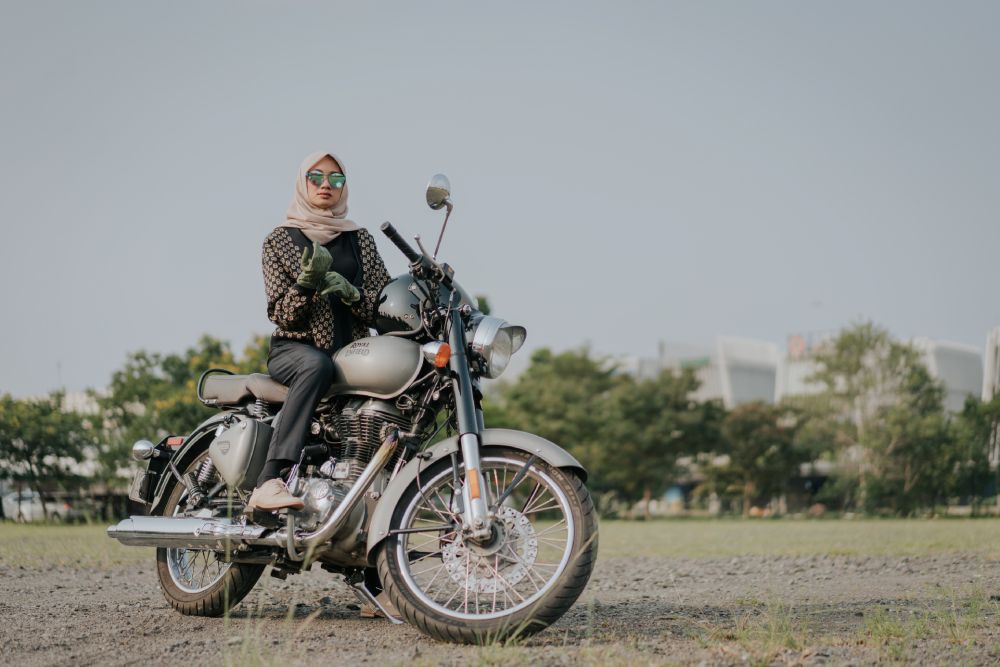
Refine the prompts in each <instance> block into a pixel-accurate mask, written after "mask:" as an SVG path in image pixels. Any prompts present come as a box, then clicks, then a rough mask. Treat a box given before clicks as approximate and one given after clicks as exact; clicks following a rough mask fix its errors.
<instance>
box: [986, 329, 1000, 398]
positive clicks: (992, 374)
mask: <svg viewBox="0 0 1000 667" xmlns="http://www.w3.org/2000/svg"><path fill="white" fill-rule="evenodd" d="M997 392H1000V327H995V328H994V329H993V330H992V331H990V333H989V334H988V335H987V336H986V355H985V363H984V364H983V393H982V398H983V400H984V401H990V400H993V397H994V396H996V395H997Z"/></svg>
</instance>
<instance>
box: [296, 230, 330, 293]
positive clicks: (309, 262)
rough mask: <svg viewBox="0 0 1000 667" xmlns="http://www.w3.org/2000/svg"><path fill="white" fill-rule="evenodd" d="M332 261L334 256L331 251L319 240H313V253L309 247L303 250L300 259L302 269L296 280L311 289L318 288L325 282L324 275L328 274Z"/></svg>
mask: <svg viewBox="0 0 1000 667" xmlns="http://www.w3.org/2000/svg"><path fill="white" fill-rule="evenodd" d="M332 263H333V257H331V256H330V251H329V250H327V249H326V248H324V247H323V246H321V245H320V243H319V241H313V245H312V255H310V254H309V248H305V249H304V250H303V251H302V259H300V260H299V266H300V267H301V269H302V271H301V272H300V273H299V278H298V280H297V281H296V282H298V284H299V285H302V286H303V287H308V288H309V289H318V288H319V287H320V285H322V284H323V277H324V276H326V272H327V269H329V268H330V264H332Z"/></svg>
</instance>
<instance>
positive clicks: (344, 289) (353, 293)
mask: <svg viewBox="0 0 1000 667" xmlns="http://www.w3.org/2000/svg"><path fill="white" fill-rule="evenodd" d="M319 289H320V294H322V295H323V296H326V295H327V294H334V295H336V296H339V297H340V300H341V301H343V302H344V303H345V304H347V305H348V306H349V305H351V304H352V303H355V302H356V301H357V300H358V299H360V298H361V293H360V292H358V288H357V287H355V286H354V285H352V284H351V283H350V282H348V280H347V278H345V277H344V276H342V275H340V274H339V273H337V272H336V271H330V272H328V273H327V274H326V275H325V276H323V284H322V285H321V286H320V288H319Z"/></svg>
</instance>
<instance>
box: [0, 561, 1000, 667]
mask: <svg viewBox="0 0 1000 667" xmlns="http://www.w3.org/2000/svg"><path fill="white" fill-rule="evenodd" d="M0 582H2V585H0V593H2V595H0V618H2V619H3V623H2V625H0V663H2V664H17V665H22V666H31V665H66V664H72V665H89V664H101V665H135V664H143V663H147V664H192V665H203V664H231V665H253V664H278V665H289V664H315V665H320V664H326V665H329V664H352V663H378V664H404V663H405V664H418V665H420V664H427V665H430V664H456V665H458V664H483V665H495V664H524V663H526V662H533V663H536V664H565V665H571V664H572V665H578V664H608V663H612V664H663V663H667V664H672V663H681V664H698V663H703V664H710V665H712V664H722V665H724V664H743V663H752V664H866V663H874V662H887V663H888V662H913V663H920V664H955V663H957V664H984V665H985V664H991V665H995V664H998V663H1000V554H995V555H990V554H988V555H983V554H979V555H971V556H966V555H961V554H954V555H951V554H949V555H928V556H908V557H886V556H780V557H773V556H771V557H765V556H741V557H735V558H665V557H642V558H621V557H616V558H604V559H601V560H599V562H598V566H597V569H596V571H595V573H594V576H593V577H592V579H591V583H590V585H589V587H588V589H587V591H586V592H585V593H584V595H583V597H582V598H581V600H580V601H579V602H578V603H577V604H576V606H575V607H573V609H571V610H570V611H569V612H568V613H567V614H566V616H565V617H564V618H563V619H562V620H560V621H559V622H558V623H557V624H555V625H554V626H552V627H551V628H549V629H548V630H547V631H545V632H543V633H542V634H540V635H537V636H536V637H533V638H531V639H529V640H526V641H523V642H520V643H517V644H513V645H508V646H483V647H475V646H472V647H468V646H452V645H448V644H442V643H438V642H435V641H433V640H430V639H428V638H426V637H424V636H423V635H421V634H420V633H419V632H417V631H416V630H414V629H412V628H410V627H408V626H393V625H391V624H390V623H389V622H387V621H385V620H382V619H362V618H360V617H359V615H358V611H357V604H356V602H355V600H354V598H353V596H352V595H351V594H350V592H349V591H348V590H347V587H346V586H345V585H344V584H343V583H341V582H340V581H339V579H338V578H337V577H335V576H333V575H330V574H327V573H325V572H323V571H321V570H319V569H318V568H317V569H316V571H314V572H310V573H306V574H304V575H300V576H298V577H289V578H288V579H287V580H286V581H280V580H278V579H274V578H271V577H268V576H267V575H266V574H265V576H264V577H263V578H262V579H261V581H260V583H259V584H258V586H257V588H256V589H255V590H254V591H253V592H252V593H251V595H250V596H249V597H248V598H247V600H246V601H244V603H243V604H241V605H240V606H238V607H237V608H236V609H235V610H234V611H233V613H232V616H231V618H229V619H200V618H190V617H185V616H181V615H179V614H177V613H175V612H174V611H173V610H171V609H170V608H169V607H168V606H167V604H166V602H165V601H164V600H163V598H162V597H161V595H160V593H159V590H158V588H157V584H156V575H155V573H154V569H153V563H152V562H150V563H148V564H125V565H121V566H117V567H116V568H115V569H93V568H74V567H72V566H61V567H56V568H54V569H51V570H48V571H40V570H34V569H31V568H29V567H24V566H20V565H19V566H10V565H4V564H2V563H0Z"/></svg>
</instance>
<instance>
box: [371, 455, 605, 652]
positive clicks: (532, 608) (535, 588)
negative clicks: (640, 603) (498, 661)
mask: <svg viewBox="0 0 1000 667" xmlns="http://www.w3.org/2000/svg"><path fill="white" fill-rule="evenodd" d="M460 466H461V464H460ZM481 472H482V478H483V479H485V480H487V484H486V486H487V487H488V490H489V497H490V499H491V502H493V503H494V504H495V503H496V502H497V500H498V499H501V502H500V504H499V505H495V506H494V507H493V511H494V513H495V516H496V518H495V519H494V521H493V527H494V529H493V535H492V536H491V538H490V539H488V540H485V541H480V542H473V541H471V540H468V539H466V538H465V537H464V536H463V535H462V531H461V528H460V524H461V518H460V516H459V513H460V511H461V508H460V503H461V496H462V493H461V487H460V486H458V487H456V484H461V480H462V479H464V472H463V471H462V470H461V469H460V470H459V471H458V474H457V475H455V474H454V471H453V468H452V465H451V461H450V459H442V460H440V461H438V462H436V463H435V464H433V465H431V466H430V467H429V468H428V470H427V471H426V472H424V471H422V472H421V473H420V475H419V476H418V478H417V480H416V481H415V482H414V483H413V484H411V485H410V488H409V489H407V491H406V492H404V494H403V496H402V497H401V498H400V501H399V504H398V505H397V506H396V509H395V512H394V514H393V518H392V523H391V529H392V530H394V531H398V532H395V533H390V537H389V538H388V539H387V540H386V541H385V543H384V544H383V545H382V548H381V549H380V551H379V553H378V557H377V562H378V570H379V576H380V577H381V579H382V582H383V585H384V587H385V590H386V592H387V593H388V595H389V597H390V598H391V599H392V601H393V603H394V604H395V605H396V608H397V609H399V611H400V613H401V614H402V615H403V617H404V618H405V619H406V620H407V621H408V622H410V623H411V624H413V625H415V626H416V627H417V628H419V629H420V630H421V631H423V632H424V633H426V634H428V635H430V636H432V637H434V638H436V639H441V640H444V641H452V642H463V643H481V642H489V641H500V640H504V639H507V638H509V637H512V636H520V637H524V636H527V635H531V634H534V633H536V632H539V631H540V630H542V629H544V628H546V627H548V626H549V625H550V624H552V623H554V622H555V621H556V620H557V619H558V618H559V617H561V616H562V615H563V614H564V613H565V612H566V611H567V610H568V609H569V608H570V607H571V606H572V605H573V603H574V602H576V599H577V598H578V597H579V596H580V594H581V593H582V592H583V589H584V587H585V586H586V585H587V580H588V579H589V578H590V573H591V571H592V570H593V567H594V561H595V559H596V556H597V518H596V516H595V511H594V503H593V501H592V500H591V497H590V493H589V492H588V491H587V487H586V486H584V484H583V481H582V480H581V479H580V478H579V477H577V476H576V475H575V474H573V473H572V472H570V471H566V470H561V469H559V468H554V467H552V466H550V465H548V464H547V463H545V462H544V461H541V460H540V459H529V455H528V454H526V453H524V452H522V451H520V450H516V449H511V448H506V447H488V448H484V449H483V450H482V456H481Z"/></svg>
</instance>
